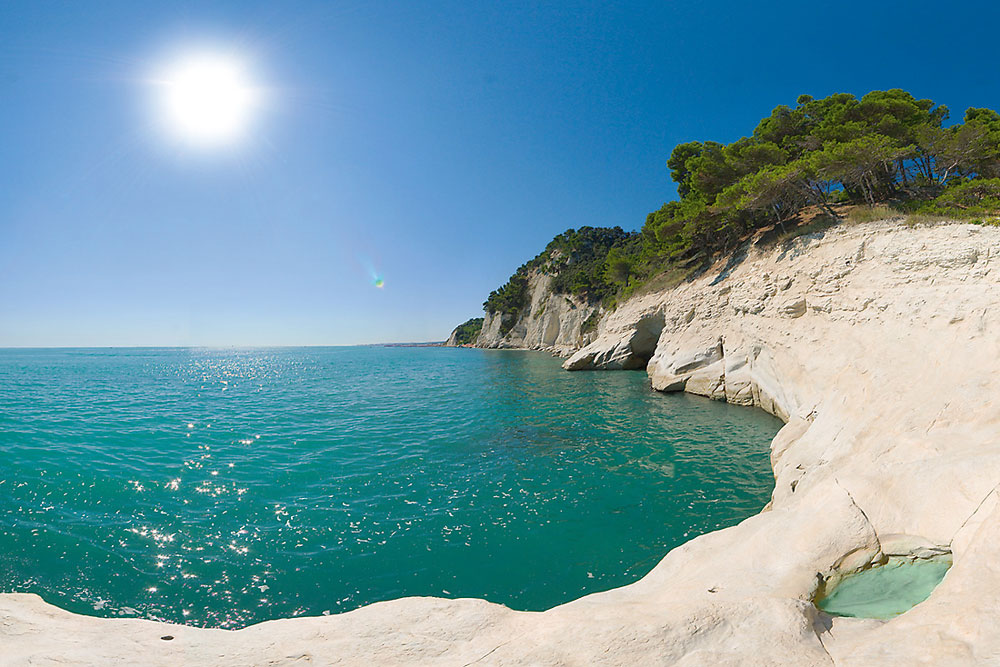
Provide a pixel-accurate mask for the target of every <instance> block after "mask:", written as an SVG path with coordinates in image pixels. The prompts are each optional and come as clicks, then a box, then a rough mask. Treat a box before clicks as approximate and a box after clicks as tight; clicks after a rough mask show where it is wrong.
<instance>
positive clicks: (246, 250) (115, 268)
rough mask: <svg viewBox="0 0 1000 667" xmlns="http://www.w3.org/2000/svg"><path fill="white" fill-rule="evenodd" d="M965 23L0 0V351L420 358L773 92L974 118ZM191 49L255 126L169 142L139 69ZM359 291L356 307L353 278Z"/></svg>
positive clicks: (990, 30)
mask: <svg viewBox="0 0 1000 667" xmlns="http://www.w3.org/2000/svg"><path fill="white" fill-rule="evenodd" d="M998 19H1000V7H998V5H996V4H994V3H968V4H964V5H962V6H961V8H956V7H946V6H945V5H942V4H940V3H937V2H935V3H930V2H926V3H923V2H906V3H894V4H890V3H882V2H871V1H868V2H864V3H850V2H841V3H803V2H785V3H747V2H717V3H711V2H649V3H629V4H612V3H607V2H563V3H557V2H551V3H548V2H546V3H496V4H495V5H490V4H488V3H485V2H467V1H461V2H412V3H410V2H402V3H396V2H385V3H382V2H367V1H366V2H354V1H352V2H315V3H305V2H267V3H254V2H232V3H224V2H217V3H212V4H211V6H209V3H203V2H163V3H159V4H158V6H157V3H152V2H141V3H140V2H120V3H115V2H100V3H98V2H66V3H49V2H40V1H29V0H25V1H24V2H6V3H4V4H3V7H2V10H0V346H50V345H71V346H77V345H79V346H90V345H95V346H99V345H267V344H279V345H298V344H349V343H361V342H377V341H419V340H440V339H443V338H444V337H445V336H447V334H448V332H449V331H450V330H451V328H452V327H453V326H454V325H455V324H458V323H459V322H461V321H463V320H465V319H466V318H468V317H471V316H475V315H477V314H478V313H479V312H480V311H481V304H482V301H483V300H484V298H485V297H486V295H487V294H488V293H489V291H490V290H491V289H493V288H495V287H496V286H498V285H499V284H501V283H503V282H504V280H505V279H506V278H507V277H508V276H509V275H510V273H511V272H512V271H513V270H514V269H515V268H516V267H517V266H518V265H519V264H521V263H522V262H524V261H525V260H527V259H529V258H530V257H532V256H533V255H534V254H536V253H537V252H538V251H539V250H540V249H541V248H542V247H543V246H544V245H545V243H546V242H547V241H548V240H549V239H551V237H552V236H554V235H555V234H557V233H559V232H561V231H563V230H565V229H567V228H569V227H579V226H582V225H595V226H602V225H621V226H622V227H625V228H626V229H637V228H638V227H639V226H641V224H642V222H643V220H644V219H645V215H646V213H647V212H649V211H650V210H653V209H655V208H658V207H659V206H660V205H661V204H662V203H663V202H664V201H666V200H668V199H671V198H672V197H673V196H674V193H675V191H674V188H673V186H672V184H671V183H670V180H669V175H668V172H667V170H666V167H665V161H666V158H667V156H668V155H669V153H670V150H671V148H672V147H673V146H674V145H675V144H677V143H679V142H682V141H688V140H694V139H714V140H719V141H732V140H734V139H736V138H738V137H740V136H742V135H745V134H748V133H750V132H751V131H752V129H753V126H754V125H755V123H756V121H757V120H758V119H759V118H761V117H762V116H764V115H766V114H767V113H768V112H769V111H770V109H771V108H772V107H774V106H775V105H777V104H780V103H787V104H794V102H795V98H796V97H797V96H798V95H799V94H800V93H809V94H811V95H813V96H817V97H818V96H822V95H827V94H830V93H834V92H839V91H846V92H851V93H855V94H858V95H860V94H863V93H865V92H867V91H869V90H871V89H885V88H893V87H900V88H905V89H907V90H909V91H911V92H912V93H913V94H914V95H916V96H918V97H930V98H932V99H934V100H936V101H938V102H941V103H944V104H947V105H948V106H949V107H950V108H951V109H952V115H953V117H960V116H961V114H962V112H963V111H964V109H965V108H966V107H968V106H987V107H991V108H1000V85H998V83H1000V81H998V79H1000V74H998V69H997V67H996V64H997V59H996V35H995V32H996V26H997V25H998V24H1000V22H998ZM196 46H197V47H199V48H205V47H206V46H211V47H212V48H217V49H220V50H223V51H227V52H236V53H239V54H240V55H241V57H243V58H244V59H245V60H246V62H247V63H249V65H248V67H249V69H250V70H251V72H252V75H253V77H254V79H255V80H256V81H257V82H258V83H259V84H260V85H261V86H263V87H264V88H266V89H267V91H268V103H267V105H266V107H265V108H263V109H261V110H260V113H259V114H258V116H257V117H256V119H255V122H254V124H253V126H252V127H251V129H250V132H249V133H248V135H247V136H246V137H245V139H244V141H242V142H240V143H239V144H238V145H234V146H227V147H224V148H223V149H218V150H206V149H192V148H191V147H189V146H184V145H181V144H178V143H171V142H170V141H169V140H168V139H167V138H165V137H164V135H163V133H162V132H161V131H158V130H156V128H155V127H154V123H153V120H152V118H151V116H152V115H153V114H152V113H151V108H150V106H151V105H150V99H151V93H150V86H149V84H148V82H147V80H146V79H147V78H148V77H149V76H150V74H149V72H150V71H152V70H153V69H155V68H156V67H157V66H158V64H160V62H161V61H162V60H164V59H165V58H169V57H170V55H171V54H177V53H181V52H183V51H184V50H185V49H188V48H194V47H196ZM366 263H370V264H372V265H373V266H374V268H375V269H376V270H377V271H378V273H379V274H380V275H382V276H383V277H384V280H385V287H384V289H376V288H375V286H374V285H373V284H372V279H371V276H370V275H369V273H368V269H367V268H366Z"/></svg>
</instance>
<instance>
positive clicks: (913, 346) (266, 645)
mask: <svg viewBox="0 0 1000 667" xmlns="http://www.w3.org/2000/svg"><path fill="white" fill-rule="evenodd" d="M997 248H1000V229H994V228H978V227H974V226H971V225H946V226H938V227H935V228H908V227H906V226H904V225H901V224H895V223H876V224H871V225H864V226H856V227H846V226H845V227H839V228H834V229H832V230H829V231H827V232H826V233H825V234H823V235H812V236H804V237H800V238H798V239H795V240H794V241H793V242H791V243H790V244H789V245H787V246H782V247H777V248H775V247H771V248H750V249H749V251H748V252H747V254H746V256H745V257H744V258H743V259H742V261H741V262H739V263H737V264H735V266H733V265H730V266H728V267H725V270H723V267H722V266H720V267H717V269H716V270H715V271H711V272H708V273H706V274H705V275H703V276H702V277H700V278H698V279H697V280H694V281H691V282H690V283H686V284H684V285H682V286H680V287H678V288H676V289H673V290H670V291H668V292H664V293H662V294H653V295H648V296H644V297H642V298H637V299H634V300H632V301H630V302H627V303H625V304H622V305H621V306H620V307H619V308H618V309H617V310H616V311H614V312H613V313H610V314H608V315H607V316H605V317H604V319H603V320H602V321H601V323H600V325H599V327H598V329H597V332H596V336H595V337H594V340H593V341H590V342H588V341H586V340H582V341H578V342H577V343H574V344H572V345H571V344H570V343H572V340H571V339H572V336H570V337H569V338H565V337H562V334H561V333H556V334H555V336H554V337H551V334H548V336H550V337H546V335H543V334H542V333H541V332H542V331H543V330H544V329H545V327H544V326H542V325H539V326H538V327H537V328H533V329H531V331H529V330H528V327H526V328H525V331H524V332H523V333H521V334H517V335H518V336H520V338H517V340H522V341H529V340H530V341H532V344H534V342H536V341H537V342H538V343H539V344H541V343H542V342H545V341H552V342H554V343H559V344H565V345H566V346H567V349H572V348H574V347H576V348H579V349H577V350H576V352H575V354H573V356H572V357H571V358H570V359H569V360H567V361H566V363H565V366H566V367H567V368H569V369H572V370H577V369H580V370H582V369H616V368H631V367H643V366H645V367H646V369H647V372H648V373H649V375H650V378H651V382H652V384H653V386H654V387H656V388H657V389H660V390H661V391H688V392H691V393H697V394H700V395H703V396H707V397H710V398H714V399H717V400H726V401H730V402H732V403H737V404H741V405H748V406H750V405H752V406H757V407H759V408H761V409H764V410H767V411H768V412H771V413H772V414H775V415H778V416H780V417H781V418H782V419H784V420H785V421H786V425H785V426H784V428H782V429H781V431H780V432H779V433H778V435H777V436H776V437H775V438H774V441H773V442H772V445H771V462H772V465H773V467H774V472H775V480H776V481H775V490H774V493H773V495H772V500H771V502H770V504H769V505H768V507H767V508H766V510H765V511H762V512H761V513H760V514H758V515H756V516H754V517H751V518H749V519H747V520H746V521H743V522H742V523H740V524H739V525H737V526H733V527H730V528H726V529H724V530H720V531H716V532H713V533H709V534H706V535H703V536H701V537H698V538H696V539H693V540H691V541H690V542H688V543H686V544H684V545H683V546H681V547H678V548H676V549H674V550H673V551H671V552H670V553H669V554H667V555H666V557H665V558H664V559H663V560H662V561H661V562H660V563H659V564H658V565H657V566H656V567H654V568H653V570H652V571H651V572H650V573H649V574H648V575H647V576H645V577H644V578H643V579H641V580H640V581H638V582H636V583H634V584H631V585H629V586H625V587H622V588H618V589H615V590H611V591H607V592H604V593H597V594H593V595H588V596H586V597H584V598H581V599H579V600H576V601H574V602H571V603H568V604H565V605H561V606H559V607H555V608H553V609H551V610H549V611H546V612H542V613H526V612H515V611H511V610H509V609H507V608H505V607H502V606H500V605H495V604H490V603H487V602H483V601H478V600H438V599H431V598H410V599H404V600H395V601H392V602H384V603H379V604H376V605H371V606H369V607H365V608H363V609H359V610H356V611H353V612H350V613H347V614H341V615H336V616H329V617H322V618H308V619H301V618H300V619H294V620H283V621H273V622H269V623H262V624H260V625H256V626H252V627H250V628H246V629H244V630H240V631H238V632H226V631H219V630H199V629H196V628H186V627H176V626H164V625H163V624H158V623H153V622H149V621H137V620H108V619H94V618H87V617H82V616H76V615H73V614H69V613H68V612H64V611H61V610H58V609H55V608H53V607H51V606H48V605H46V604H45V603H43V602H42V601H41V600H39V599H38V598H36V597H34V596H21V595H5V596H0V647H3V651H4V653H3V654H2V657H0V661H2V660H3V659H6V660H8V661H11V662H12V663H13V664H22V663H28V662H30V661H31V660H34V661H35V662H38V663H48V662H72V661H74V660H75V661H77V662H83V663H95V662H96V663H107V662H111V661H117V662H122V663H125V664H129V663H135V664H177V663H178V662H180V661H183V660H186V661H189V662H196V663H198V664H201V663H204V664H233V665H235V664H247V663H273V664H282V663H290V662H294V661H310V660H311V661H313V662H315V663H319V664H332V663H336V664H366V665H367V664H435V665H437V664H446V665H450V664H453V665H465V664H469V663H477V664H478V663H483V664H546V665H555V664H567V665H591V664H620V665H635V664H643V665H645V664H670V665H719V664H724V665H833V664H837V665H865V666H868V665H882V664H886V665H888V664H893V665H895V664H910V663H914V664H935V665H959V664H961V665H965V664H977V663H978V664H998V663H1000V659H998V656H1000V633H997V632H996V627H995V619H996V618H997V617H998V615H1000V565H997V556H996V554H997V553H998V552H1000V496H998V492H997V487H998V484H1000V405H998V401H1000V368H998V366H1000V280H998V276H1000V273H998V272H997V270H996V269H997V260H996V253H997V250H996V249H997ZM533 303H534V297H533ZM548 308H549V307H548V306H546V308H545V311H544V312H543V315H544V313H547V312H548ZM567 312H568V311H566V312H563V313H562V314H561V315H560V317H562V315H566V313H567ZM540 319H541V318H540ZM557 319H558V320H559V332H562V331H563V322H564V320H562V319H559V318H557ZM654 339H655V343H651V341H652V340H654ZM491 340H493V339H491ZM509 340H514V338H510V339H509ZM664 400H669V399H667V398H664ZM948 549H950V550H951V551H952V553H953V556H954V565H953V566H952V568H951V570H949V572H948V574H947V575H946V576H945V578H944V580H943V581H942V583H941V584H940V585H939V586H938V587H937V588H936V589H935V590H934V592H933V593H932V594H931V596H930V597H929V598H928V599H927V600H926V601H925V602H923V603H921V604H919V605H917V606H916V607H914V608H913V609H911V610H910V611H908V612H906V613H905V614H903V615H902V616H899V617H897V618H895V619H893V620H891V621H887V622H882V621H873V620H865V619H851V618H836V619H831V618H830V617H828V616H825V615H824V614H822V613H820V612H819V611H818V610H817V609H816V608H815V606H814V605H813V604H812V603H811V600H812V599H813V596H814V595H815V594H816V592H817V590H818V587H819V586H820V584H821V583H822V582H825V581H834V580H835V579H836V577H838V576H842V575H843V574H845V573H848V572H851V571H856V570H857V569H859V568H863V567H866V566H867V565H869V564H871V563H873V562H879V561H880V560H881V559H883V558H885V557H886V556H887V555H891V556H897V555H906V554H918V553H924V554H927V553H935V552H941V551H945V550H948ZM165 634H170V635H173V636H174V637H175V639H174V640H172V641H170V642H164V641H161V640H160V639H159V637H160V636H162V635H165Z"/></svg>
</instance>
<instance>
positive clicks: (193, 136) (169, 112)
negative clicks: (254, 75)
mask: <svg viewBox="0 0 1000 667" xmlns="http://www.w3.org/2000/svg"><path fill="white" fill-rule="evenodd" d="M158 82H159V84H160V86H159V88H160V90H161V93H162V98H161V100H160V102H161V105H162V110H163V116H164V120H165V124H166V126H167V128H168V129H169V130H170V131H171V133H172V134H174V135H176V137H177V138H179V139H182V140H185V141H187V142H190V143H194V144H199V145H204V146H216V145H221V144H229V143H233V142H235V141H237V140H238V139H240V138H241V137H242V136H243V135H244V134H245V133H246V130H247V128H248V127H249V125H250V121H251V120H252V117H253V115H254V112H255V111H256V110H257V107H258V105H259V102H260V94H259V92H258V89H257V88H256V86H255V85H254V84H253V82H252V81H251V80H250V79H249V77H248V76H247V74H246V71H245V68H244V66H243V64H242V63H240V62H239V61H238V60H236V59H234V58H230V57H225V56H219V55H213V54H199V55H194V56H188V57H186V58H182V59H179V60H177V61H175V62H174V63H173V64H171V65H170V66H169V67H167V68H166V69H165V72H164V74H163V76H162V77H160V78H159V81H158Z"/></svg>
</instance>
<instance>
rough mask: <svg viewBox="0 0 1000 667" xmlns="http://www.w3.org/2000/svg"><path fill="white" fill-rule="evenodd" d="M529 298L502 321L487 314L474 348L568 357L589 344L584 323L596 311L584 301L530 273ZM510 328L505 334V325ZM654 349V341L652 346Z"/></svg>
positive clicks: (593, 306) (499, 317) (549, 281)
mask: <svg viewBox="0 0 1000 667" xmlns="http://www.w3.org/2000/svg"><path fill="white" fill-rule="evenodd" d="M528 287H529V291H530V294H531V300H530V304H529V306H528V308H527V311H526V312H524V313H521V314H520V315H519V316H517V317H515V318H513V319H514V321H513V322H509V321H505V320H504V319H503V318H502V317H501V316H500V314H496V313H486V314H485V316H484V318H485V319H484V321H483V330H482V332H481V333H480V334H479V338H477V339H476V347H484V348H516V349H526V350H545V351H548V352H552V353H555V354H558V355H563V356H565V355H567V354H569V353H571V352H573V351H574V350H576V349H578V348H579V347H580V346H582V345H585V344H586V343H588V342H589V341H590V340H591V339H592V338H593V334H589V333H587V332H584V331H583V329H584V323H585V322H586V321H587V319H588V318H589V317H590V316H591V315H593V314H594V313H595V312H598V315H599V314H600V313H599V307H598V306H595V305H593V304H590V303H587V302H586V301H584V300H583V299H580V298H578V297H575V296H571V295H567V294H556V293H555V292H553V291H552V277H551V276H548V275H545V274H544V273H541V272H539V271H533V272H532V273H531V275H530V276H529V278H528ZM505 324H508V325H512V326H510V328H509V330H507V331H505V327H504V325H505ZM653 345H655V341H654V342H653Z"/></svg>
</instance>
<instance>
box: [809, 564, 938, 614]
mask: <svg viewBox="0 0 1000 667" xmlns="http://www.w3.org/2000/svg"><path fill="white" fill-rule="evenodd" d="M950 567H951V555H950V554H949V555H947V556H942V557H936V558H925V559H915V560H914V559H910V558H891V559H889V562H887V563H886V564H884V565H879V566H877V567H873V568H871V569H868V570H863V571H861V572H858V573H857V574H850V575H847V576H846V577H844V578H843V579H841V580H840V582H839V583H837V585H836V586H835V587H834V588H833V590H832V591H831V592H830V593H829V594H827V595H826V596H824V597H822V598H820V599H818V600H817V601H816V606H817V607H819V608H820V609H822V610H823V611H825V612H826V613H828V614H830V615H831V616H852V617H855V618H878V619H883V620H887V619H890V618H893V617H895V616H899V615H900V614H902V613H903V612H905V611H908V610H909V609H911V608H913V607H914V606H916V605H918V604H920V603H921V602H923V601H924V600H926V599H927V597H928V596H929V595H930V594H931V591H933V590H934V588H935V587H936V586H937V585H938V584H939V583H941V580H942V579H944V575H945V573H946V572H948V568H950Z"/></svg>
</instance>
